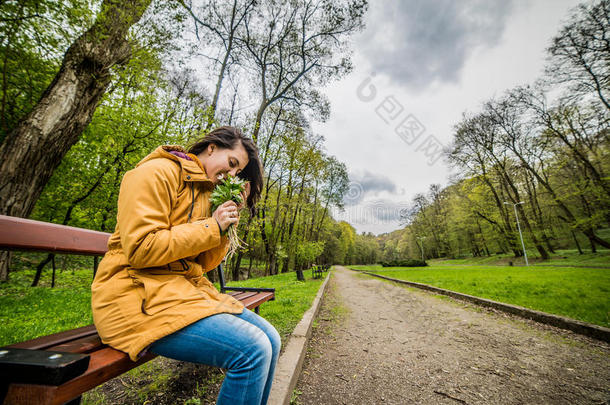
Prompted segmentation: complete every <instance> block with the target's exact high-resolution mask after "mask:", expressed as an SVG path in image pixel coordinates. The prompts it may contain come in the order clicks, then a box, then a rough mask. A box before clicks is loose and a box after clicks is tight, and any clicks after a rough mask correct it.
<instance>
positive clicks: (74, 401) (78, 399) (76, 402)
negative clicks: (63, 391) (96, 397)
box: [64, 396, 82, 405]
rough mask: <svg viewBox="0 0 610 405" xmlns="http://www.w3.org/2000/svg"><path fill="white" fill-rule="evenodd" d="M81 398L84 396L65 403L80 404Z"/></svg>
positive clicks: (69, 404)
mask: <svg viewBox="0 0 610 405" xmlns="http://www.w3.org/2000/svg"><path fill="white" fill-rule="evenodd" d="M81 399H82V396H80V397H78V398H74V399H73V400H72V401H68V402H66V403H65V404H64V405H80V400H81Z"/></svg>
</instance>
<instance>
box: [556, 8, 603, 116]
mask: <svg viewBox="0 0 610 405" xmlns="http://www.w3.org/2000/svg"><path fill="white" fill-rule="evenodd" d="M548 53H549V61H550V63H549V65H548V66H547V74H548V76H549V77H550V79H551V81H552V82H554V83H562V84H566V85H567V86H568V88H569V92H568V93H567V94H569V97H570V98H571V99H582V97H583V96H587V95H590V94H593V95H594V96H595V97H597V98H598V100H599V101H600V102H601V103H602V104H603V105H604V106H605V108H606V109H610V98H609V97H610V1H608V0H601V1H598V2H597V3H593V4H581V5H579V6H578V7H577V8H576V10H575V11H574V12H573V14H572V16H571V18H570V22H569V23H568V24H566V25H565V26H564V27H563V28H562V29H561V30H560V31H559V34H558V35H557V36H556V37H555V38H553V43H552V44H551V46H550V47H549V48H548Z"/></svg>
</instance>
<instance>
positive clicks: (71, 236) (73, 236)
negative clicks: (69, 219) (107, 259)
mask: <svg viewBox="0 0 610 405" xmlns="http://www.w3.org/2000/svg"><path fill="white" fill-rule="evenodd" d="M0 228H1V229H2V232H0V249H4V250H34V251H41V252H54V253H70V254H80V255H88V256H103V255H104V254H105V253H106V251H107V250H108V246H107V245H108V238H109V237H110V234H109V233H106V232H99V231H91V230H89V229H81V228H75V227H72V226H67V225H58V224H51V223H47V222H40V221H34V220H31V219H24V218H16V217H10V216H6V215H0Z"/></svg>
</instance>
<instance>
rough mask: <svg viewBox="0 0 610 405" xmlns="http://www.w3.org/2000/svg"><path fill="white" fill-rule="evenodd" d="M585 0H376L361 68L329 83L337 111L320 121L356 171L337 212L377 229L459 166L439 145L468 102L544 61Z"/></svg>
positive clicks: (388, 225) (334, 150)
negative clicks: (447, 158) (449, 160)
mask: <svg viewBox="0 0 610 405" xmlns="http://www.w3.org/2000/svg"><path fill="white" fill-rule="evenodd" d="M577 4H578V1H571V0H460V1H454V0H400V1H392V0H370V6H369V12H368V15H367V17H366V22H367V27H366V29H365V30H364V31H363V32H362V33H360V34H359V35H357V36H356V37H355V38H354V55H353V57H354V59H353V60H354V64H355V69H354V71H353V73H352V74H350V75H349V76H348V77H346V78H344V79H342V80H341V81H337V82H334V83H333V84H332V85H331V86H329V87H328V88H327V90H326V95H327V97H328V98H329V99H330V101H331V105H332V115H331V118H330V119H329V120H328V121H327V122H325V123H315V124H314V126H313V128H314V131H315V132H317V133H320V134H323V135H324V136H325V138H326V148H327V151H328V153H330V154H332V155H335V156H336V157H337V158H338V159H339V160H341V161H343V162H344V163H345V164H346V165H347V167H348V169H349V172H350V190H349V193H348V195H347V197H346V199H345V203H346V209H345V211H344V212H342V213H341V212H335V213H334V217H335V219H343V220H346V221H348V222H349V223H351V224H352V225H353V226H354V227H355V228H356V230H357V231H358V232H359V233H360V232H365V231H366V232H373V233H375V234H379V233H383V232H390V231H393V230H395V229H398V228H399V227H400V225H399V221H398V218H399V214H400V210H401V209H404V208H406V207H407V206H408V205H409V202H410V201H411V199H412V197H413V196H414V195H415V194H416V193H425V192H426V191H427V190H428V187H429V186H430V184H434V183H440V184H441V185H446V184H448V182H449V176H450V174H451V172H450V168H449V167H448V166H447V165H446V163H445V162H444V161H443V159H442V158H440V154H439V152H440V151H441V150H442V147H444V146H447V145H449V144H450V142H451V138H452V127H453V125H455V124H456V123H457V122H458V121H459V119H460V116H461V115H462V112H464V111H474V110H477V109H478V107H479V106H480V105H481V103H482V102H484V101H485V100H486V99H488V98H490V97H493V96H495V95H500V94H502V93H503V92H504V91H505V90H507V89H509V88H511V87H513V86H516V85H520V84H527V83H532V82H533V81H534V80H536V78H538V77H539V76H540V75H541V73H542V69H543V66H544V59H545V48H546V47H547V46H548V45H549V43H550V40H551V38H552V37H553V36H554V35H555V33H556V32H557V31H558V30H559V28H560V26H561V24H562V21H565V19H566V18H567V16H568V14H569V10H570V9H571V8H573V7H574V6H576V5H577Z"/></svg>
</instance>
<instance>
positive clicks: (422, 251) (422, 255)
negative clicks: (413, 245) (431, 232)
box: [417, 236, 426, 262]
mask: <svg viewBox="0 0 610 405" xmlns="http://www.w3.org/2000/svg"><path fill="white" fill-rule="evenodd" d="M417 239H419V244H420V248H421V261H422V262H425V261H426V259H424V242H423V241H422V240H423V239H426V237H425V236H420V237H419V238H417Z"/></svg>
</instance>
